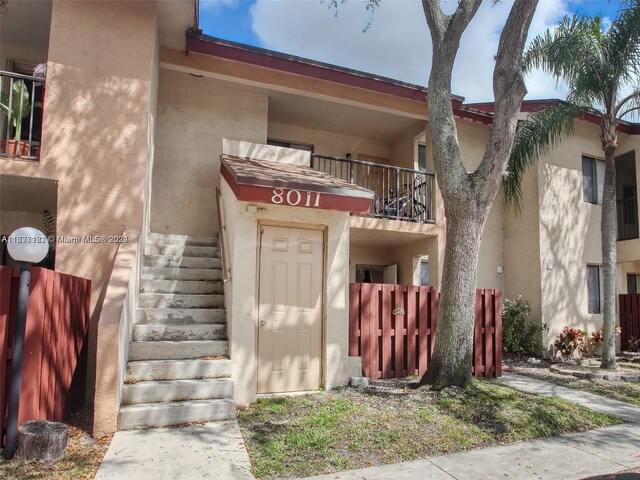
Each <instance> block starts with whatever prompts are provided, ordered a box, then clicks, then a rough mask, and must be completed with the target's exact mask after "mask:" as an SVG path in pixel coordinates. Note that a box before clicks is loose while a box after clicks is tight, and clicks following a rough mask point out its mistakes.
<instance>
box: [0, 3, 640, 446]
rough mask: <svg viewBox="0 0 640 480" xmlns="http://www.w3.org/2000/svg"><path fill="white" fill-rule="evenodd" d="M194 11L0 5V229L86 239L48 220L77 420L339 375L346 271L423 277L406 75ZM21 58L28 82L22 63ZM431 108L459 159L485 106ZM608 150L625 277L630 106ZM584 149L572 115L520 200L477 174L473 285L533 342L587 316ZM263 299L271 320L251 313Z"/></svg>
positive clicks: (355, 275)
mask: <svg viewBox="0 0 640 480" xmlns="http://www.w3.org/2000/svg"><path fill="white" fill-rule="evenodd" d="M195 13H196V2H195V1H194V0H172V1H169V0H167V1H162V2H156V1H154V0H149V1H137V2H126V1H104V2H102V1H92V2H65V1H59V0H53V1H44V0H43V1H32V2H10V3H9V4H8V11H7V13H5V14H2V15H0V22H2V23H1V25H0V27H1V28H0V33H1V44H0V68H1V69H3V71H2V72H0V75H1V76H2V79H3V85H5V87H3V88H6V86H7V85H8V84H9V82H12V81H13V82H18V81H24V82H25V85H27V86H28V88H32V86H36V87H38V88H41V90H38V91H39V92H42V102H41V106H42V115H41V116H40V117H39V118H41V119H42V120H36V122H35V123H36V126H35V127H34V126H33V123H32V124H31V125H30V126H28V127H25V128H24V129H23V132H24V131H26V132H30V133H31V137H29V136H28V135H27V137H28V138H27V139H26V142H27V143H28V146H27V147H26V148H27V149H28V150H27V151H26V152H25V153H24V154H22V155H21V156H20V155H7V153H11V152H8V151H7V149H6V148H5V153H4V154H2V155H0V174H1V175H0V202H1V203H0V234H2V235H7V234H9V233H10V232H12V231H13V230H14V229H15V228H18V227H22V226H34V227H37V228H42V211H43V210H45V209H46V210H49V211H50V212H52V214H53V215H54V217H55V219H56V232H55V234H57V235H58V236H64V237H67V238H77V237H82V236H88V235H94V236H95V235H100V236H105V237H106V241H105V242H102V243H83V242H78V243H76V242H66V241H59V242H58V244H57V246H56V257H55V268H56V270H60V271H63V272H65V273H70V274H74V275H78V276H82V277H87V278H90V279H91V280H92V281H93V291H92V301H91V305H92V320H91V326H90V332H89V342H88V347H89V348H88V371H89V375H88V379H87V401H88V402H92V403H93V404H94V411H95V425H94V432H95V434H96V435H101V434H104V433H109V432H112V431H114V430H115V429H116V428H118V427H119V428H136V427H140V426H145V425H160V424H170V423H180V422H182V421H187V420H198V419H212V418H225V416H228V415H231V414H233V411H234V409H235V405H244V404H247V403H250V402H252V401H254V400H255V399H256V397H257V395H259V394H262V393H270V392H279V391H290V390H308V389H310V388H318V387H321V386H322V387H326V388H331V387H334V386H337V385H342V384H345V383H346V382H347V380H348V378H349V376H351V375H358V374H359V372H360V365H359V360H358V358H356V357H349V355H348V317H349V312H348V306H349V299H348V295H349V290H348V286H349V283H350V282H361V281H371V282H374V283H376V282H377V283H382V282H384V283H399V284H406V285H421V284H427V285H431V286H436V287H437V286H438V285H439V281H440V278H441V275H442V258H443V249H444V235H445V226H446V221H445V215H444V211H443V206H442V201H441V198H440V196H439V192H438V189H437V178H435V175H433V174H432V173H430V172H433V165H432V157H431V148H430V138H429V132H428V130H429V129H428V122H429V113H428V103H427V102H425V97H426V95H427V92H426V89H424V88H423V87H419V86H415V85H408V84H404V83H402V82H398V81H394V80H392V79H387V78H381V77H377V76H373V75H368V74H364V73H362V72H353V71H350V70H347V69H342V68H339V67H336V66H333V65H326V64H321V63H318V62H314V61H311V60H305V59H299V58H294V57H289V56H287V55H284V54H279V53H276V52H270V51H266V50H261V49H257V48H254V47H249V46H246V45H240V44H235V43H232V42H228V41H224V40H220V39H215V38H212V37H208V36H206V35H204V34H202V33H201V32H200V31H199V30H197V24H195V25H194V22H197V15H195ZM194 18H195V19H196V20H194ZM43 63H44V64H46V66H47V75H46V82H45V83H44V86H43V87H40V84H39V83H38V81H39V80H37V79H34V78H33V77H31V76H30V69H31V70H33V67H34V66H35V65H37V64H43ZM11 72H14V73H17V74H22V75H25V74H26V75H27V76H25V77H21V76H20V75H17V76H16V75H14V74H12V73H11ZM34 88H35V87H34ZM34 92H35V90H34ZM462 93H464V92H462ZM35 104H36V102H33V105H34V108H33V109H32V113H31V116H33V115H36V113H34V112H35V110H36V109H37V108H40V107H39V106H38V107H37V108H36V106H35ZM452 105H453V107H454V112H455V114H456V117H457V126H458V133H459V142H460V147H461V151H462V155H463V159H464V162H465V164H466V166H467V168H468V169H469V170H473V169H474V168H475V167H476V166H477V165H478V164H479V162H480V160H481V158H482V155H483V152H484V148H485V144H486V142H487V139H488V137H489V129H490V125H491V113H490V106H488V105H465V104H464V103H463V98H461V97H453V98H452ZM539 106H540V104H539V103H536V102H530V103H525V106H524V108H523V115H525V114H526V112H527V111H530V110H531V109H534V108H538V107H539ZM2 119H3V122H4V123H3V125H0V133H2V135H3V136H7V135H8V134H9V133H8V132H7V125H8V124H7V119H6V116H5V117H2ZM40 122H41V124H40ZM9 128H11V127H9ZM7 138H8V137H7ZM23 138H24V135H23ZM618 152H619V161H618V183H619V189H618V198H619V202H618V204H619V212H618V215H619V227H618V228H619V230H618V234H619V238H620V241H619V242H618V262H619V291H620V292H621V293H626V292H627V290H628V289H629V288H632V289H636V291H638V289H640V239H639V238H638V216H637V211H638V196H637V185H638V183H639V182H640V168H638V156H639V154H640V126H639V125H631V124H622V125H621V126H620V132H619V146H618ZM223 155H224V156H225V157H223ZM602 157H603V155H602V151H601V146H600V142H599V130H598V127H597V125H596V124H594V123H592V122H590V121H589V119H585V120H578V121H577V124H576V129H575V133H574V135H573V136H572V137H570V138H569V139H567V140H565V141H563V142H562V143H561V144H559V145H558V146H557V147H556V148H554V149H552V150H551V151H549V152H548V154H547V155H545V156H544V158H541V159H540V161H539V163H538V164H537V166H536V167H534V168H532V169H531V170H530V171H529V172H528V173H527V174H526V176H525V178H524V185H523V196H524V208H523V210H522V211H521V212H520V213H519V214H516V213H515V212H514V211H512V210H511V209H509V208H506V207H505V206H504V205H503V203H502V201H501V198H500V195H499V196H498V197H497V200H496V202H495V204H494V206H493V208H492V210H491V213H490V216H489V219H488V221H487V224H486V227H485V231H484V235H483V239H482V245H481V253H480V260H479V273H478V286H479V287H482V288H496V289H501V290H502V291H503V292H504V296H505V297H506V298H513V297H516V296H518V295H522V296H523V297H525V298H526V299H528V300H529V301H530V302H531V304H532V307H533V313H532V317H533V321H535V322H544V323H547V324H548V325H549V327H550V328H549V331H548V332H546V333H545V338H544V344H545V346H548V347H550V346H551V345H552V344H553V340H554V339H555V337H556V336H557V334H558V332H559V331H560V330H561V329H562V328H563V327H564V326H565V325H570V326H576V327H580V328H583V329H587V330H589V331H594V330H596V329H597V328H598V327H599V325H600V323H601V321H602V318H601V315H600V314H599V291H598V288H597V287H598V281H597V276H598V275H599V271H598V268H597V267H598V265H599V264H600V263H601V253H600V250H601V243H600V215H601V207H600V206H599V205H598V202H599V186H598V185H599V182H600V181H601V178H600V173H599V172H600V166H599V165H600V164H599V160H600V159H601V158H602ZM225 158H226V160H225ZM238 158H240V159H244V161H246V162H248V163H246V164H244V165H240V166H238V165H237V159H238ZM234 159H235V160H234ZM247 171H249V172H253V173H249V174H247ZM314 172H315V173H314ZM319 172H322V173H319ZM283 178H284V179H288V180H287V181H286V182H284V183H283ZM363 202H364V203H363ZM363 204H364V205H365V207H364V209H363V207H362V205H363ZM365 212H366V213H365ZM110 237H112V238H110ZM109 240H111V241H109ZM2 260H3V262H9V261H10V259H8V257H7V256H6V254H5V253H4V250H3V253H2ZM265 272H267V273H268V275H267V273H265ZM594 275H595V276H594ZM594 278H595V282H594V281H593V280H594ZM588 279H591V282H589V281H588ZM305 282H306V283H305ZM272 287H273V288H272ZM270 289H271V290H270ZM309 292H311V293H309ZM282 305H287V308H288V307H289V306H291V305H293V306H294V307H295V309H296V310H295V311H294V312H293V313H291V312H292V311H290V310H286V309H285V310H286V311H285V310H282V311H281V312H280V311H279V310H278V306H282ZM279 314H282V315H283V316H282V317H277V315H279ZM293 317H295V318H297V319H302V318H304V320H299V322H302V323H298V324H296V323H295V322H293V323H290V324H289V323H286V322H288V321H289V320H291V318H293ZM276 318H282V319H283V320H281V324H283V325H288V326H286V328H285V327H283V328H282V329H280V330H279V329H273V328H272V329H271V330H268V329H270V328H271V327H270V325H271V324H272V323H273V321H274V320H273V319H276ZM285 318H286V319H287V320H286V321H285V320H284V319H285ZM263 322H264V323H263ZM304 322H307V323H304ZM301 325H302V326H301ZM305 325H306V326H305ZM287 328H289V329H290V330H287ZM267 330H268V331H267ZM282 332H284V333H282ZM291 339H294V340H291ZM278 342H281V343H278ZM274 345H276V346H277V345H279V347H278V348H276V347H274ZM278 352H280V353H278ZM283 352H284V353H283ZM278 355H280V357H278ZM291 359H293V360H291ZM283 372H284V373H283ZM287 372H289V373H287ZM291 372H294V373H291ZM301 372H302V373H301ZM304 372H307V373H304ZM309 375H311V377H310V376H309ZM310 378H311V380H309V379H310ZM309 382H311V383H309ZM311 384H312V386H311V387H310V386H309V385H311Z"/></svg>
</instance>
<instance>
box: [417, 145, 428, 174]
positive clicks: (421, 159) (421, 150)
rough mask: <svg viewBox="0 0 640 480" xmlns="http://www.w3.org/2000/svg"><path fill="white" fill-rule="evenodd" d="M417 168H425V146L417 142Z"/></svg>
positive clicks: (422, 169) (424, 169) (423, 169)
mask: <svg viewBox="0 0 640 480" xmlns="http://www.w3.org/2000/svg"><path fill="white" fill-rule="evenodd" d="M418 170H421V171H423V172H425V171H426V170H427V147H426V146H425V145H424V144H423V143H419V144H418Z"/></svg>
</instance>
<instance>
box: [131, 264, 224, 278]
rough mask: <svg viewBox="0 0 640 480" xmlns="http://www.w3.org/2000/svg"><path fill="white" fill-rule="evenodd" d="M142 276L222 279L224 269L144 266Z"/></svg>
mask: <svg viewBox="0 0 640 480" xmlns="http://www.w3.org/2000/svg"><path fill="white" fill-rule="evenodd" d="M141 277H142V279H148V280H222V269H219V268H208V269H203V268H179V267H142V275H141Z"/></svg>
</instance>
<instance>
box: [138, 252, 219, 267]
mask: <svg viewBox="0 0 640 480" xmlns="http://www.w3.org/2000/svg"><path fill="white" fill-rule="evenodd" d="M142 264H143V265H144V266H145V267H170V268H222V260H220V259H219V258H209V257H182V256H170V255H145V256H144V259H143V261H142Z"/></svg>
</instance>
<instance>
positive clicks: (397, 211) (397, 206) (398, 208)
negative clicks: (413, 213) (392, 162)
mask: <svg viewBox="0 0 640 480" xmlns="http://www.w3.org/2000/svg"><path fill="white" fill-rule="evenodd" d="M396 219H397V220H400V170H398V169H396Z"/></svg>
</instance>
